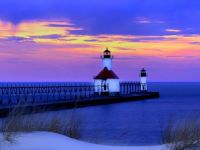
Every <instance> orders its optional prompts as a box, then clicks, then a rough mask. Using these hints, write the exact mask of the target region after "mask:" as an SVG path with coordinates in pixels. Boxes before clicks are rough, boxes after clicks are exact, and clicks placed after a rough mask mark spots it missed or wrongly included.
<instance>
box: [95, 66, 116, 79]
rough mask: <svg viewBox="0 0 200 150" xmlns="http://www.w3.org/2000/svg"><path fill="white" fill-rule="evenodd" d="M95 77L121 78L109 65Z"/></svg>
mask: <svg viewBox="0 0 200 150" xmlns="http://www.w3.org/2000/svg"><path fill="white" fill-rule="evenodd" d="M94 79H104V80H106V79H119V78H118V76H117V75H116V74H115V73H114V72H113V71H112V70H108V68H107V67H105V68H104V69H103V70H102V71H101V72H100V73H99V74H98V75H97V76H96V77H94Z"/></svg>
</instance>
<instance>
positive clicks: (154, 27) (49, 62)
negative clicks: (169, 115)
mask: <svg viewBox="0 0 200 150" xmlns="http://www.w3.org/2000/svg"><path fill="white" fill-rule="evenodd" d="M199 6H200V1H198V0H193V1H189V0H166V1H162V0H142V1H141V0H100V1H97V0H72V1H69V0H2V1H0V59H1V63H0V67H1V68H5V71H4V73H3V74H2V76H1V80H2V81H24V80H25V81H44V80H47V81H66V80H70V81H71V80H73V81H74V80H87V81H88V80H90V79H91V80H92V77H93V76H94V75H95V74H97V73H98V72H99V71H100V69H101V66H100V60H99V59H97V58H99V55H101V53H102V51H103V50H104V49H105V48H106V47H108V48H109V49H111V51H112V52H113V53H114V55H115V56H116V57H115V59H114V61H115V62H114V63H115V64H116V65H114V69H115V70H116V72H117V74H119V76H120V77H121V78H122V80H132V79H134V80H138V72H139V70H140V69H141V68H142V67H145V68H147V70H148V71H149V73H150V75H151V77H150V80H151V81H200V78H199V76H200V71H198V70H199V66H200V62H199V60H200V35H199V34H200V20H199V18H200V9H199ZM79 61H81V62H82V63H79ZM70 64H74V65H72V66H71V65H70ZM97 65H98V66H99V67H96V66H97ZM74 67H75V68H74ZM16 68H18V70H16ZM77 68H79V69H80V70H81V69H83V71H82V76H81V77H79V76H78V75H77V74H79V73H78V69H77ZM27 70H28V71H27ZM129 70H132V72H131V73H130V72H128V71H129ZM10 74H14V76H10ZM76 75H77V76H76Z"/></svg>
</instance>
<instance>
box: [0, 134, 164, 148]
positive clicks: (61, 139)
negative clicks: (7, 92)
mask: <svg viewBox="0 0 200 150" xmlns="http://www.w3.org/2000/svg"><path fill="white" fill-rule="evenodd" d="M1 149H2V150H167V148H166V146H165V145H158V146H107V145H99V144H92V143H87V142H83V141H79V140H75V139H72V138H69V137H67V136H64V135H60V134H56V133H51V132H32V133H20V134H17V135H16V136H15V141H14V142H13V143H9V142H5V141H2V142H1Z"/></svg>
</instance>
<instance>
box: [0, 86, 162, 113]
mask: <svg viewBox="0 0 200 150" xmlns="http://www.w3.org/2000/svg"><path fill="white" fill-rule="evenodd" d="M140 89H141V85H140V83H139V82H121V83H120V95H119V96H101V95H97V94H95V88H94V85H93V84H92V83H76V84H75V83H74V84H72V83H47V84H20V83H16V84H14V83H13V84H4V85H0V115H5V114H7V113H8V112H9V111H10V110H12V109H13V108H15V107H16V106H17V107H23V108H27V109H29V110H32V109H38V110H41V109H44V108H46V109H59V108H73V107H84V106H91V105H102V104H110V103H118V102H125V101H136V100H144V99H149V98H156V97H159V93H156V92H154V93H153V92H145V93H144V92H141V90H140Z"/></svg>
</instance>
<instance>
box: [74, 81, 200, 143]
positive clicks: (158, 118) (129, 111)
mask: <svg viewBox="0 0 200 150" xmlns="http://www.w3.org/2000/svg"><path fill="white" fill-rule="evenodd" d="M149 88H150V89H151V90H154V91H159V92H160V94H161V97H160V98H159V99H153V100H146V101H139V102H128V103H119V104H111V105H104V106H95V107H87V108H80V109H78V110H76V114H77V115H78V116H79V117H80V118H81V131H82V139H83V140H86V141H91V142H97V143H104V144H117V145H154V144H160V142H161V140H160V139H161V134H162V130H163V128H164V126H165V125H166V124H167V122H168V121H169V119H170V118H172V117H174V116H176V118H178V119H181V118H183V117H184V116H186V115H187V114H188V113H191V112H196V111H197V112H198V111H200V83H151V84H150V85H149Z"/></svg>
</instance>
